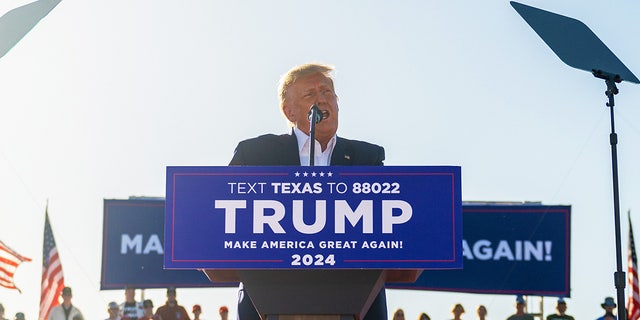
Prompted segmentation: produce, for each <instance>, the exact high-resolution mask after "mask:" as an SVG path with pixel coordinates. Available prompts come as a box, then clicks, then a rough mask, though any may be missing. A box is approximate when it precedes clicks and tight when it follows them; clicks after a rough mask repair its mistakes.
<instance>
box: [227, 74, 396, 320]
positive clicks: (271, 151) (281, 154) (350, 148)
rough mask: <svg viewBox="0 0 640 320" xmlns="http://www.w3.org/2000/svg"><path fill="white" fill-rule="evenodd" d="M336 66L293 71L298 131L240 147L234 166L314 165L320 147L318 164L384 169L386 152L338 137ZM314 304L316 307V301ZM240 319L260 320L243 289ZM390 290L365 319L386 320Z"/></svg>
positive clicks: (284, 96) (283, 97)
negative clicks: (317, 117)
mask: <svg viewBox="0 0 640 320" xmlns="http://www.w3.org/2000/svg"><path fill="white" fill-rule="evenodd" d="M332 71H333V67H332V66H328V65H322V64H304V65H300V66H297V67H294V68H293V69H291V70H289V72H287V73H286V74H285V75H283V76H282V78H281V79H280V85H279V87H278V93H279V96H280V111H281V112H282V114H283V115H284V116H285V117H286V118H287V120H288V121H289V124H290V126H291V127H292V129H291V132H290V133H289V134H283V135H274V134H266V135H262V136H259V137H256V138H252V139H248V140H244V141H242V142H240V143H239V144H238V146H237V147H236V149H235V153H234V155H233V159H231V163H230V165H252V166H278V165H286V166H299V165H303V166H308V165H309V164H310V155H309V154H310V152H309V150H310V143H315V147H314V148H315V155H314V164H315V165H320V166H322V165H324V166H327V165H343V166H381V165H383V161H384V148H382V147H381V146H378V145H375V144H371V143H368V142H364V141H358V140H349V139H344V138H341V137H338V136H337V135H336V132H337V130H338V110H339V108H338V96H337V95H336V93H335V90H334V84H333V79H332V78H331V72H332ZM314 104H315V105H317V106H318V108H319V109H320V112H321V114H322V120H321V121H320V122H319V123H317V124H316V127H315V128H316V131H315V138H316V141H315V142H311V141H310V140H311V139H310V137H309V132H310V128H311V125H310V122H309V116H308V114H309V109H310V107H311V106H312V105H314ZM309 303H313V302H312V301H310V302H309ZM238 319H239V320H259V319H260V318H259V315H258V313H257V312H256V310H255V308H254V307H253V304H252V303H251V301H250V298H249V297H248V295H247V293H246V292H244V291H243V290H242V289H241V291H240V299H239V302H238ZM386 319H387V305H386V296H385V290H384V288H383V289H382V290H381V291H380V293H379V294H378V296H377V297H376V299H375V301H374V302H373V304H372V305H371V307H370V308H369V311H368V313H367V314H366V316H365V317H364V320H386Z"/></svg>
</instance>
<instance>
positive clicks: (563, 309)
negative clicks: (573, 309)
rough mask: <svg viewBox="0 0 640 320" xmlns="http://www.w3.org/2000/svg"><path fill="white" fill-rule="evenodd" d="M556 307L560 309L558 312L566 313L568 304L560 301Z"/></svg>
mask: <svg viewBox="0 0 640 320" xmlns="http://www.w3.org/2000/svg"><path fill="white" fill-rule="evenodd" d="M556 309H557V310H558V313H560V314H564V312H565V311H567V305H566V304H564V303H558V305H557V306H556Z"/></svg>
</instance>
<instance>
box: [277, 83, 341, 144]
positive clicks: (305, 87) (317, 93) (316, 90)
mask: <svg viewBox="0 0 640 320" xmlns="http://www.w3.org/2000/svg"><path fill="white" fill-rule="evenodd" d="M314 103H315V104H317V105H318V108H319V109H320V111H321V112H322V113H323V114H326V115H327V118H326V119H324V120H322V121H321V122H320V123H318V124H317V125H316V139H318V141H323V140H324V141H328V140H329V139H331V138H332V137H333V136H334V135H335V134H336V131H338V97H337V96H336V94H335V92H334V89H333V82H332V81H331V79H329V78H327V77H325V76H324V75H323V74H322V73H316V74H312V75H309V76H306V77H303V78H299V79H297V80H296V82H294V83H293V84H292V85H291V86H289V88H288V89H287V93H286V95H285V99H284V103H283V111H284V114H285V116H286V117H287V119H289V121H291V122H292V123H294V124H295V126H296V127H297V128H298V129H300V130H301V131H302V132H304V133H306V134H309V129H310V123H309V116H308V114H309V109H310V108H311V106H312V105H313V104H314Z"/></svg>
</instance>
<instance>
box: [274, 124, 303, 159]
mask: <svg viewBox="0 0 640 320" xmlns="http://www.w3.org/2000/svg"><path fill="white" fill-rule="evenodd" d="M281 137H282V139H281V141H280V142H281V143H282V148H281V149H280V150H282V154H280V155H279V157H280V160H281V163H282V165H285V166H299V165H300V152H299V150H298V139H297V138H296V135H295V133H293V129H292V130H291V133H290V134H288V135H286V134H285V135H282V136H281Z"/></svg>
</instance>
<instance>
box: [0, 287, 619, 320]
mask: <svg viewBox="0 0 640 320" xmlns="http://www.w3.org/2000/svg"><path fill="white" fill-rule="evenodd" d="M135 290H136V288H134V287H126V288H125V301H124V302H123V303H120V304H118V303H117V302H115V301H112V302H109V303H108V305H107V314H108V317H107V318H105V320H202V319H201V318H200V315H201V314H202V307H201V306H200V305H198V304H195V305H193V307H192V308H191V313H192V314H193V317H190V316H189V313H188V312H187V310H186V309H185V308H184V307H183V306H181V305H179V304H178V302H177V300H176V289H175V288H173V287H170V288H167V301H166V303H165V304H164V305H162V306H160V307H159V308H157V309H156V310H155V312H154V305H153V301H151V300H148V299H147V300H143V301H140V302H138V301H136V300H135ZM60 297H61V301H62V302H61V304H60V305H58V306H55V307H54V308H53V309H52V310H51V312H50V314H49V318H48V320H84V317H83V316H82V312H80V310H79V309H78V308H77V307H75V306H74V305H73V304H72V302H71V300H72V297H73V294H72V291H71V288H70V287H65V288H64V289H63V290H62V294H61V295H60ZM514 306H515V313H514V314H512V315H510V316H508V317H507V318H506V320H534V315H533V314H531V313H527V312H526V306H527V303H526V301H525V299H524V297H522V296H520V295H518V296H516V301H515V304H514ZM600 306H601V307H602V309H603V310H604V315H602V316H600V317H597V318H596V319H595V320H617V319H618V318H617V316H616V315H615V309H616V307H617V305H616V303H615V300H614V299H613V298H612V297H606V298H605V299H604V302H603V303H602V304H600ZM566 311H567V302H566V301H565V300H564V299H563V298H558V300H557V302H556V310H555V312H554V313H552V314H549V315H547V316H546V320H574V318H573V316H571V315H568V314H567V313H566ZM464 313H465V309H464V307H463V306H462V304H460V303H457V304H455V305H454V306H453V308H452V309H451V314H452V315H453V317H452V318H451V319H449V320H463V319H462V316H463V314H464ZM218 314H219V318H220V320H229V319H228V316H229V308H228V307H227V306H221V307H220V309H219V310H218ZM487 314H488V312H487V308H486V307H485V306H484V305H479V306H478V307H477V308H476V319H477V320H487ZM536 316H538V317H540V318H541V319H545V317H542V316H541V315H540V314H537V315H536ZM417 318H418V319H417V320H431V317H429V315H428V314H427V313H426V312H422V313H420V314H419V315H418V317H417ZM405 319H406V318H405V313H404V310H403V309H401V308H398V309H396V310H395V312H394V313H393V318H392V320H405ZM0 320H9V319H7V318H5V309H4V306H3V305H2V303H0ZM13 320H25V316H24V313H22V312H17V313H16V314H15V317H14V319H13ZM211 320H213V319H211Z"/></svg>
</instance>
